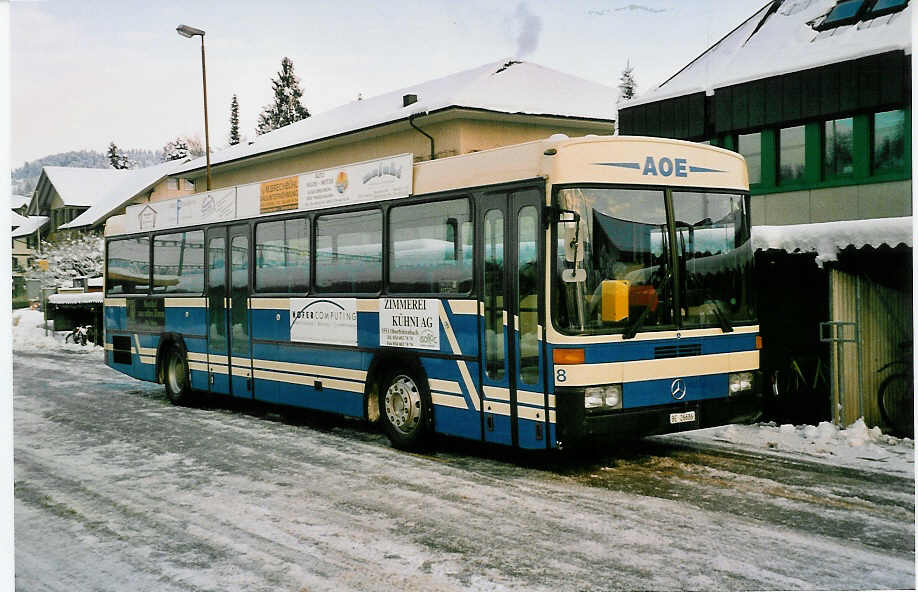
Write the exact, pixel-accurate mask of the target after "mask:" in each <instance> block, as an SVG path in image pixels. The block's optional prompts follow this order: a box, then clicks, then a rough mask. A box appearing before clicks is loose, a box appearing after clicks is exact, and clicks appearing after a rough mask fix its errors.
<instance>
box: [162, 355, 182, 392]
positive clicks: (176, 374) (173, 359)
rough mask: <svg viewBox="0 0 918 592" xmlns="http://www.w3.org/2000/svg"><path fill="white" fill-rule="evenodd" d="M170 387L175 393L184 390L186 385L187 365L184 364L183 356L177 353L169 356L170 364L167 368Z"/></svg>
mask: <svg viewBox="0 0 918 592" xmlns="http://www.w3.org/2000/svg"><path fill="white" fill-rule="evenodd" d="M166 373H167V374H168V380H169V389H170V390H171V391H172V392H173V393H180V392H182V388H183V387H184V385H185V365H184V364H182V360H181V358H179V356H176V355H172V356H170V357H169V366H168V369H167V372H166Z"/></svg>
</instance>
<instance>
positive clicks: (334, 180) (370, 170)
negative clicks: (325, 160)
mask: <svg viewBox="0 0 918 592" xmlns="http://www.w3.org/2000/svg"><path fill="white" fill-rule="evenodd" d="M413 166H414V156H413V155H411V154H399V155H398V156H390V157H388V158H380V159H377V160H371V161H368V162H360V163H357V164H349V165H345V166H341V167H337V168H332V169H324V170H321V171H313V172H311V173H304V174H302V175H300V209H301V210H314V209H319V208H327V207H331V206H341V205H351V204H361V203H367V202H373V201H380V200H385V199H395V198H397V197H407V196H409V195H411V188H412V177H413Z"/></svg>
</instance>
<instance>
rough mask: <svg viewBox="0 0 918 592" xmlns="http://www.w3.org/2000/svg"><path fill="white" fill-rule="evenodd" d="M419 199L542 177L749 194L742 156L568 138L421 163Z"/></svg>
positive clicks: (638, 139)
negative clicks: (455, 190) (465, 188)
mask: <svg viewBox="0 0 918 592" xmlns="http://www.w3.org/2000/svg"><path fill="white" fill-rule="evenodd" d="M414 169H415V170H414V193H415V194H416V195H419V194H425V193H434V192H437V191H446V190H449V189H459V188H462V187H477V186H481V185H490V184H494V183H505V182H510V181H517V180H523V179H533V178H537V177H541V178H545V179H547V180H548V181H550V182H551V183H552V184H554V185H560V184H567V183H615V184H629V185H630V184H639V185H673V186H682V187H695V188H710V189H732V190H739V191H748V190H749V181H748V175H747V173H746V166H745V159H744V158H743V157H742V156H741V155H740V154H737V153H736V152H732V151H730V150H725V149H723V148H717V147H715V146H707V145H704V144H696V143H693V142H686V141H683V140H671V139H668V138H650V137H642V136H585V137H582V138H568V137H567V136H564V135H562V134H558V135H556V136H552V137H551V138H548V139H545V140H537V141H534V142H527V143H525V144H516V145H514V146H505V147H501V148H494V149H491V150H483V151H481V152H474V153H471V154H463V155H460V156H451V157H448V158H443V159H438V160H432V161H426V162H421V163H418V164H416V165H415V167H414Z"/></svg>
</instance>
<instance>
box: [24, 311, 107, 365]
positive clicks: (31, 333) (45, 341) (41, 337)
mask: <svg viewBox="0 0 918 592" xmlns="http://www.w3.org/2000/svg"><path fill="white" fill-rule="evenodd" d="M43 323H44V313H42V312H41V311H40V310H30V309H27V308H24V309H20V310H14V311H13V327H12V332H13V349H14V350H15V351H29V352H70V353H74V354H88V355H90V356H92V357H93V358H98V360H99V362H100V363H101V362H102V360H103V352H104V351H105V349H104V348H102V347H99V346H97V345H92V344H89V345H86V346H85V347H84V346H82V345H78V344H75V343H68V342H66V341H65V339H66V337H67V334H68V333H70V332H69V331H52V330H51V326H52V322H51V321H48V327H49V328H48V331H47V335H45V329H44V324H43Z"/></svg>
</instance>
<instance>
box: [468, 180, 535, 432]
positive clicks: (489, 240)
mask: <svg viewBox="0 0 918 592" xmlns="http://www.w3.org/2000/svg"><path fill="white" fill-rule="evenodd" d="M481 204H482V205H481V207H480V208H478V224H479V229H480V231H479V236H480V237H481V240H482V247H483V259H482V261H483V262H484V265H483V267H482V272H481V273H482V278H481V279H482V290H481V300H480V302H479V310H480V311H481V312H482V315H481V318H480V322H481V331H480V335H481V339H482V343H481V350H480V351H481V384H482V395H483V399H482V405H481V410H482V424H483V430H484V439H485V440H486V441H489V442H500V443H504V444H513V445H516V446H519V447H521V448H545V447H546V446H547V440H548V438H547V427H548V423H547V420H548V418H547V404H546V403H547V400H546V394H545V379H544V370H543V366H544V364H543V363H542V361H543V356H544V345H543V341H542V326H541V319H542V318H543V317H544V315H543V314H542V311H543V308H544V298H542V297H541V296H540V290H539V288H540V286H541V285H542V281H543V280H542V278H543V276H544V274H543V272H542V269H543V260H544V255H543V253H542V249H543V247H542V242H543V241H542V240H540V237H541V236H542V235H543V234H544V233H543V230H542V225H541V215H542V197H541V194H540V192H539V191H537V190H534V189H529V190H522V191H515V192H512V193H495V194H488V195H485V196H484V199H483V201H482V202H481Z"/></svg>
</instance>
